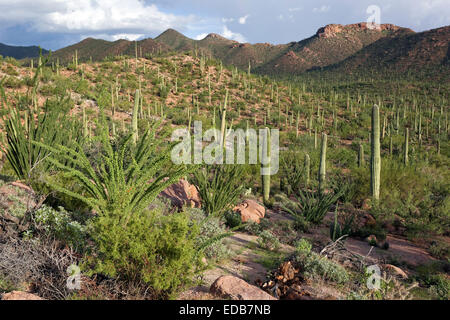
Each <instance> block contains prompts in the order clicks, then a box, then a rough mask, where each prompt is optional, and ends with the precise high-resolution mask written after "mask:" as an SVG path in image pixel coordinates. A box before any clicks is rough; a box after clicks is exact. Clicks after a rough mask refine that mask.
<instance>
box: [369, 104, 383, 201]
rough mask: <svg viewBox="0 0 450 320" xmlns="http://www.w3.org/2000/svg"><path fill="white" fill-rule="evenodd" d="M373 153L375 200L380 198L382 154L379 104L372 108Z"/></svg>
mask: <svg viewBox="0 0 450 320" xmlns="http://www.w3.org/2000/svg"><path fill="white" fill-rule="evenodd" d="M371 144H372V154H371V175H370V182H371V183H370V185H371V191H372V197H373V199H374V200H379V199H380V175H381V156H380V109H379V107H378V106H377V105H374V106H373V108H372V137H371Z"/></svg>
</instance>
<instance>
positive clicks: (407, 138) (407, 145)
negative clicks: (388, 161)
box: [403, 128, 409, 166]
mask: <svg viewBox="0 0 450 320" xmlns="http://www.w3.org/2000/svg"><path fill="white" fill-rule="evenodd" d="M408 141H409V128H405V145H404V146H403V163H404V164H405V166H406V165H407V164H408V147H409V143H408Z"/></svg>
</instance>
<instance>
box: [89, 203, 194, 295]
mask: <svg viewBox="0 0 450 320" xmlns="http://www.w3.org/2000/svg"><path fill="white" fill-rule="evenodd" d="M198 236H199V228H198V226H197V225H196V224H193V223H192V222H191V221H190V219H189V217H187V215H186V214H184V213H183V212H181V213H174V214H171V215H163V214H161V213H160V212H158V211H148V210H144V211H137V212H135V213H134V214H133V218H132V219H130V221H129V222H128V225H127V227H126V228H124V227H123V225H122V224H120V223H118V218H117V216H115V215H112V214H103V215H101V216H100V217H98V219H97V220H96V221H95V228H94V231H93V233H92V237H93V239H94V240H95V242H96V244H97V246H98V257H97V258H96V259H95V261H94V265H95V267H94V270H95V271H96V272H99V273H102V274H106V275H108V276H111V277H118V278H122V279H125V280H127V281H132V282H137V283H139V282H144V283H145V284H146V285H148V286H150V287H151V288H152V289H153V290H154V291H155V295H156V296H157V297H160V298H167V297H169V298H171V297H173V295H174V294H175V293H176V292H177V291H178V290H180V289H181V288H183V287H184V286H185V285H189V284H191V283H192V281H193V279H194V276H195V275H196V274H197V273H198V272H200V270H201V266H202V264H201V258H202V255H201V254H198V252H197V240H198Z"/></svg>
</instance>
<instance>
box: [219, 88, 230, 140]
mask: <svg viewBox="0 0 450 320" xmlns="http://www.w3.org/2000/svg"><path fill="white" fill-rule="evenodd" d="M227 101H228V89H227V90H226V92H225V101H224V102H223V109H222V123H221V127H220V146H221V147H223V146H224V144H225V126H226V116H227Z"/></svg>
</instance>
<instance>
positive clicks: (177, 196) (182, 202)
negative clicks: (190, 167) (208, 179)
mask: <svg viewBox="0 0 450 320" xmlns="http://www.w3.org/2000/svg"><path fill="white" fill-rule="evenodd" d="M160 195H161V196H162V197H164V198H167V199H169V200H170V202H171V203H172V205H173V206H176V207H178V208H180V209H181V208H182V207H183V206H188V207H191V208H200V207H201V200H200V195H199V193H198V190H197V188H196V187H195V186H194V185H192V184H190V183H189V182H187V181H186V180H184V179H181V180H180V181H178V182H177V183H175V184H173V185H171V186H169V187H168V188H167V189H166V190H164V191H163V192H161V194H160Z"/></svg>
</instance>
